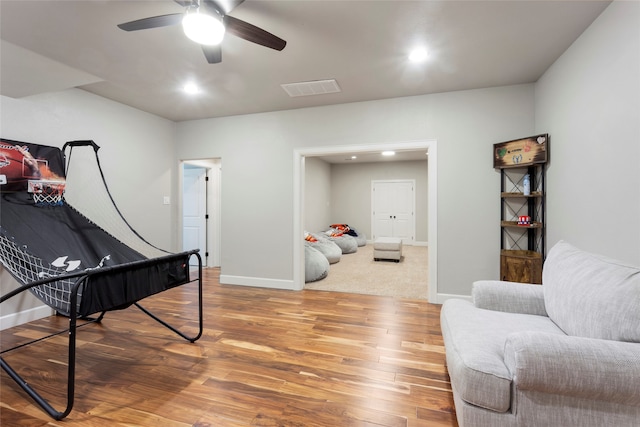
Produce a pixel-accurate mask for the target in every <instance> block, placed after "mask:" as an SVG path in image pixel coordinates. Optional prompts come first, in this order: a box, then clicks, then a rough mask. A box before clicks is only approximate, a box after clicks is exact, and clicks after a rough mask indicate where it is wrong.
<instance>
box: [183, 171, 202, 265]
mask: <svg viewBox="0 0 640 427" xmlns="http://www.w3.org/2000/svg"><path fill="white" fill-rule="evenodd" d="M206 178H207V169H206V168H201V167H191V166H188V165H185V168H184V172H183V174H182V249H183V250H185V251H188V250H192V249H200V256H201V257H202V259H203V264H205V265H206V262H205V261H204V260H205V259H206V255H207V254H206V252H207V181H206ZM191 263H193V264H195V263H196V260H195V258H193V257H192V259H191Z"/></svg>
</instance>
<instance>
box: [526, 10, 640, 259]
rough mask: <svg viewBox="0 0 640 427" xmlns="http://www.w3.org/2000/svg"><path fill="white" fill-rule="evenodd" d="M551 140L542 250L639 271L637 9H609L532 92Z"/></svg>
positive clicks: (538, 120) (639, 48) (639, 51)
mask: <svg viewBox="0 0 640 427" xmlns="http://www.w3.org/2000/svg"><path fill="white" fill-rule="evenodd" d="M535 96H536V130H537V132H549V133H550V163H549V168H548V173H547V217H548V227H547V247H551V245H553V244H554V243H556V242H557V241H558V240H560V239H564V240H567V241H569V242H570V243H572V244H574V245H576V246H578V247H580V248H582V249H585V250H589V251H594V252H597V253H601V254H604V255H606V256H610V257H614V258H617V259H621V260H624V261H627V262H631V263H634V264H635V265H640V221H639V219H640V3H639V2H629V1H615V2H613V3H612V4H611V5H610V6H609V7H608V8H607V9H606V10H605V11H604V12H603V13H602V14H601V15H600V16H599V17H598V19H596V21H595V22H594V23H593V24H592V25H591V26H590V27H589V28H588V29H587V30H586V31H585V32H584V33H583V34H582V35H581V36H580V38H579V39H578V40H576V42H575V43H574V44H573V45H572V46H571V47H570V48H569V49H568V50H567V51H566V52H565V53H564V55H562V57H561V58H560V59H559V60H558V61H556V62H555V63H554V64H553V66H552V67H551V68H550V69H549V70H548V71H547V72H546V73H545V75H544V76H543V77H542V78H541V79H540V81H539V82H538V83H537V84H536V87H535Z"/></svg>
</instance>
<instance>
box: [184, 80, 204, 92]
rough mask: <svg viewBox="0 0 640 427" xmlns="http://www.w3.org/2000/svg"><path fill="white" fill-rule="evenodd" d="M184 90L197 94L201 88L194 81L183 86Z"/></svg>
mask: <svg viewBox="0 0 640 427" xmlns="http://www.w3.org/2000/svg"><path fill="white" fill-rule="evenodd" d="M182 90H184V91H185V93H188V94H189V95H196V94H198V93H200V88H198V85H197V84H195V83H193V82H189V83H186V84H185V85H184V86H183V87H182Z"/></svg>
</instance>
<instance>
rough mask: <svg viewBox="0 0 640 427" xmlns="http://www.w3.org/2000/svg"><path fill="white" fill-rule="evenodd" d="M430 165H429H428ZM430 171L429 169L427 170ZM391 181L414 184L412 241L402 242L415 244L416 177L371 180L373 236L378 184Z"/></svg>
mask: <svg viewBox="0 0 640 427" xmlns="http://www.w3.org/2000/svg"><path fill="white" fill-rule="evenodd" d="M427 167H428V166H427ZM427 172H428V171H427ZM383 182H389V183H394V184H399V183H406V182H408V183H410V184H411V186H412V189H413V191H412V195H413V197H412V200H411V241H404V240H405V239H403V242H402V244H407V245H413V244H414V243H415V242H416V215H415V213H416V180H415V179H373V180H371V236H372V237H375V236H376V233H375V224H376V219H375V215H374V208H375V196H374V194H373V192H374V189H375V186H376V184H379V183H383Z"/></svg>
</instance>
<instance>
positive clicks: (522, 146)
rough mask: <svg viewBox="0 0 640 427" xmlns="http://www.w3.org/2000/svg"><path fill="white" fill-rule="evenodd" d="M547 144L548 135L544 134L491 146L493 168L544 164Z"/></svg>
mask: <svg viewBox="0 0 640 427" xmlns="http://www.w3.org/2000/svg"><path fill="white" fill-rule="evenodd" d="M548 142H549V135H548V134H546V133H545V134H541V135H535V136H530V137H528V138H522V139H515V140H513V141H507V142H500V143H498V144H493V167H494V168H508V167H518V166H529V165H533V164H537V163H546V162H547V152H548V151H547V150H548Z"/></svg>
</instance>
